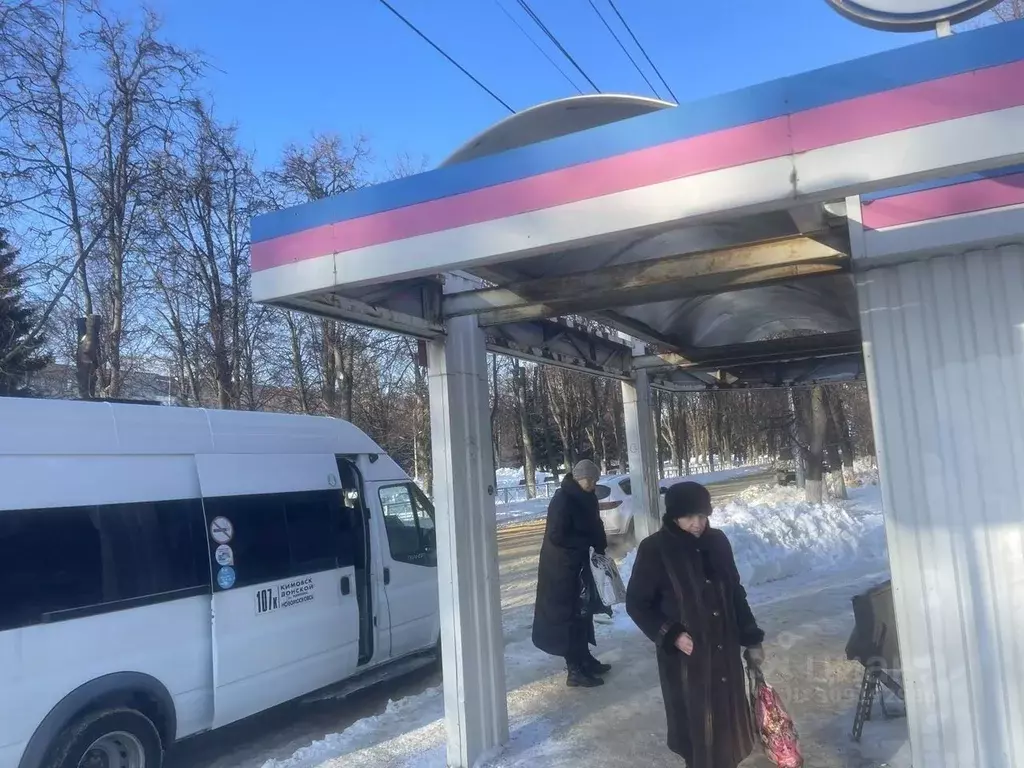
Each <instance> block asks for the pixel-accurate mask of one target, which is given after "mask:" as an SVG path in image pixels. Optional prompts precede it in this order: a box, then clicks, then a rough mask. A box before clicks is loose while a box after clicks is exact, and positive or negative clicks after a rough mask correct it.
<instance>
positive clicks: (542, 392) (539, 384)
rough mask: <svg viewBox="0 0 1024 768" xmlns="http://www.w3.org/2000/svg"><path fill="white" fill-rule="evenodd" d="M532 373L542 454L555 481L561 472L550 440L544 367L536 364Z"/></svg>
mask: <svg viewBox="0 0 1024 768" xmlns="http://www.w3.org/2000/svg"><path fill="white" fill-rule="evenodd" d="M533 371H534V373H533V376H534V385H535V386H534V393H535V395H536V396H537V400H538V401H539V402H540V408H541V416H542V418H541V424H542V434H543V435H544V456H545V458H546V459H547V463H548V471H549V472H550V473H551V477H552V479H553V480H554V481H555V482H556V483H557V482H558V481H559V480H561V477H560V475H561V473H560V472H559V471H558V462H557V461H555V447H554V444H553V442H552V440H551V421H552V416H551V403H550V399H549V398H548V393H547V391H546V389H545V388H544V386H543V380H544V379H545V378H546V375H545V372H544V369H543V368H542V367H541V366H539V365H538V366H536V367H535V368H534V369H533Z"/></svg>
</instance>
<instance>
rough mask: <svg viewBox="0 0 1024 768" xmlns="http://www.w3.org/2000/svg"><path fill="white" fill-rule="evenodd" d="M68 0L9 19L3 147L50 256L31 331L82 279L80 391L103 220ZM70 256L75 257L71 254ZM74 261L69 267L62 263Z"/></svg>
mask: <svg viewBox="0 0 1024 768" xmlns="http://www.w3.org/2000/svg"><path fill="white" fill-rule="evenodd" d="M68 12H69V8H68V4H67V3H66V2H60V1H59V0H50V1H49V2H32V3H22V4H20V5H18V6H17V7H15V8H12V9H9V11H8V13H7V15H6V16H5V19H4V25H3V34H4V38H3V39H2V40H0V49H3V50H4V51H5V55H4V58H3V63H4V66H5V72H4V73H3V75H2V77H3V80H4V83H5V88H4V91H3V96H4V99H5V103H4V105H3V107H2V108H0V109H2V111H3V114H4V116H5V117H6V119H7V122H8V127H7V130H8V132H9V136H10V140H9V141H8V142H7V147H6V148H5V150H4V156H5V160H6V163H7V165H8V168H9V169H10V170H9V171H8V174H7V175H8V177H9V178H15V179H17V180H19V195H18V196H19V197H20V200H21V203H20V206H19V207H20V208H22V209H23V210H24V212H25V214H26V216H27V217H29V218H31V219H32V222H33V223H32V225H31V227H32V229H33V230H34V231H35V232H36V234H37V235H38V237H39V239H40V240H41V241H45V242H46V244H47V247H48V250H49V251H50V252H51V256H50V259H49V260H48V263H49V265H50V270H51V273H52V274H53V276H54V277H55V278H56V281H57V287H56V289H55V290H54V292H53V295H52V298H51V299H50V302H49V304H48V305H47V307H46V308H45V310H44V311H43V313H42V315H41V317H40V319H39V322H38V324H37V328H36V329H35V330H34V331H33V333H32V334H30V335H29V336H28V339H32V338H34V337H35V336H36V335H38V334H39V333H40V332H42V330H43V327H44V326H45V324H46V322H47V321H48V320H49V318H50V316H51V315H52V313H53V310H54V308H55V307H56V305H57V303H58V302H59V301H60V300H61V299H62V298H63V297H64V294H65V291H66V290H67V288H68V286H69V285H70V284H71V282H72V280H76V281H77V287H78V293H79V299H80V301H81V309H82V314H83V315H84V320H85V325H86V327H85V329H84V330H85V331H86V333H85V334H84V335H83V338H82V343H80V345H79V371H80V375H79V395H80V396H81V397H91V396H93V395H94V394H95V389H96V371H97V365H98V358H97V354H98V350H97V349H96V343H95V341H96V334H95V331H96V327H95V324H96V322H97V318H96V317H95V314H94V306H93V295H92V286H91V284H90V281H89V266H88V260H89V256H90V255H91V254H92V252H93V250H94V249H95V248H96V245H97V243H98V242H99V240H100V238H101V237H102V231H103V229H104V228H105V227H106V225H107V222H106V221H100V222H98V226H96V225H95V224H96V223H94V225H93V226H92V227H90V222H89V221H88V219H87V215H86V204H87V198H88V195H89V192H90V189H94V188H95V178H94V176H93V174H92V168H90V164H89V162H88V159H89V157H90V147H89V146H88V140H87V132H85V131H83V130H82V126H83V124H85V123H86V121H87V117H86V114H85V109H86V103H87V101H86V99H85V98H84V96H83V93H82V90H83V89H82V84H81V83H80V82H79V81H78V80H76V78H75V74H74V71H73V66H72V57H73V56H74V54H75V53H76V46H75V41H74V40H73V39H72V32H71V30H70V25H69V18H68V15H69V14H68ZM69 256H70V258H69ZM67 263H70V265H71V266H70V268H68V269H64V268H62V267H61V266H60V265H61V264H67Z"/></svg>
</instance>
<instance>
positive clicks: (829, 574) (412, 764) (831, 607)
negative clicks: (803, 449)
mask: <svg viewBox="0 0 1024 768" xmlns="http://www.w3.org/2000/svg"><path fill="white" fill-rule="evenodd" d="M851 497H852V499H851V501H849V502H842V503H838V502H831V503H827V504H823V505H818V506H812V505H808V504H806V503H805V502H803V501H802V500H801V499H800V495H799V492H797V491H794V490H791V489H784V488H775V487H767V486H765V487H758V488H752V489H748V490H747V491H745V492H743V493H741V494H740V495H739V496H738V497H736V498H734V499H733V500H732V501H730V502H729V503H727V504H726V505H725V506H724V507H722V508H720V509H718V510H716V512H715V516H714V517H713V519H712V520H713V523H714V524H715V525H717V526H719V527H721V528H723V529H724V530H726V531H727V532H728V534H729V536H730V539H731V540H732V543H733V547H734V550H735V552H736V556H737V559H738V561H739V563H740V568H741V571H742V573H743V576H744V578H745V580H746V583H747V586H748V587H749V588H750V598H751V602H752V604H753V606H754V608H755V612H756V614H757V615H758V618H759V620H760V622H761V623H762V625H763V626H764V628H765V629H766V630H767V632H768V635H769V642H768V644H767V650H768V665H767V669H766V672H767V675H768V678H769V680H770V681H771V682H773V683H774V684H775V685H776V688H777V689H778V690H779V691H780V693H781V694H782V696H783V699H784V701H786V703H787V705H788V707H789V709H790V711H791V713H792V714H793V715H794V718H795V719H796V721H797V724H798V726H799V728H800V731H801V737H802V742H803V745H804V750H805V755H806V757H807V758H808V766H814V767H815V768H848V766H857V768H874V767H880V766H890V767H891V768H909V765H910V763H909V756H908V748H907V746H906V744H905V741H906V738H905V725H904V724H902V722H901V721H893V722H890V723H885V722H876V721H873V722H871V723H868V724H867V727H866V729H865V736H864V740H863V742H862V744H860V745H854V744H852V743H851V742H850V740H849V735H848V734H849V729H850V727H851V726H852V722H853V705H854V702H855V700H856V695H857V690H858V686H859V682H860V672H861V670H860V668H859V667H858V666H857V665H856V664H852V663H850V662H848V661H846V659H845V658H844V655H843V648H844V645H845V642H846V639H847V637H848V635H849V632H850V629H851V628H852V611H851V609H850V602H849V600H850V597H852V595H854V594H856V593H857V592H859V591H862V590H863V589H865V588H867V587H868V586H870V585H872V584H875V583H878V582H879V581H882V580H884V579H885V578H887V563H886V561H885V539H884V534H883V532H882V515H881V509H880V497H879V491H878V488H877V487H876V486H874V485H871V484H870V482H868V484H866V485H863V486H861V487H858V488H855V489H853V490H852V492H851ZM630 567H631V558H630V557H627V558H626V561H625V562H624V563H623V564H622V571H623V575H624V577H628V574H629V570H630ZM527 586H528V585H527ZM524 629H525V628H524V627H522V626H519V625H518V622H516V623H515V624H514V625H513V626H509V625H508V624H506V642H507V645H506V672H507V681H508V690H509V699H508V701H509V715H510V722H511V729H512V737H511V742H510V744H509V746H508V748H507V749H506V750H505V751H504V752H503V753H502V754H501V755H498V756H495V758H494V759H493V760H492V761H491V762H490V763H488V766H490V768H526V767H527V766H529V767H530V768H533V767H534V766H538V765H540V766H574V765H581V764H587V765H589V766H592V767H593V768H612V767H615V768H619V767H621V768H626V766H631V767H632V766H634V765H636V764H643V765H645V766H664V767H665V768H668V767H669V766H672V767H673V768H678V766H679V762H678V760H677V759H675V758H674V757H673V756H671V755H670V754H669V753H668V752H667V750H666V749H665V748H664V744H663V741H664V737H663V729H664V720H663V713H662V709H661V706H662V705H661V695H660V689H659V687H658V681H657V671H656V668H655V665H654V658H653V653H652V652H651V649H650V646H649V643H648V642H647V640H646V639H645V638H644V637H643V636H642V635H641V634H640V633H639V632H638V630H637V629H636V628H635V627H634V626H633V625H632V623H631V622H630V621H629V619H628V617H626V616H625V614H624V612H623V611H622V610H621V608H620V609H617V611H616V616H615V618H614V619H611V620H608V621H604V622H600V623H599V625H598V653H599V656H600V657H601V658H602V659H603V660H605V661H608V662H609V663H612V664H613V665H614V670H613V672H612V673H611V675H610V676H609V677H608V680H607V682H608V684H607V685H606V686H604V687H603V688H601V689H597V690H595V691H586V692H581V691H575V690H570V689H567V688H566V687H565V686H564V678H563V674H564V673H563V670H562V669H561V667H560V664H559V660H557V659H552V658H550V657H547V656H544V655H543V654H540V653H539V652H538V651H536V650H535V649H534V648H533V646H532V644H531V643H530V641H529V637H528V634H527V632H525V631H524ZM443 714H444V713H443V702H442V696H441V691H440V688H439V687H431V688H428V689H427V690H424V691H422V692H420V693H417V694H415V695H411V696H408V697H406V698H402V699H400V700H396V701H392V702H391V703H389V704H388V706H387V708H386V710H385V711H384V712H382V713H381V714H379V715H376V716H374V717H370V718H367V719H364V720H362V721H360V722H358V723H356V724H355V725H353V726H352V727H349V728H347V729H346V730H344V731H342V732H338V733H331V734H328V735H326V736H325V737H324V738H322V739H318V740H316V741H314V742H312V743H310V744H307V745H306V746H303V747H301V748H299V749H298V750H296V751H295V752H294V753H293V754H291V755H290V756H285V757H281V758H278V759H271V760H267V761H265V762H263V763H262V764H261V763H260V762H254V761H243V762H238V763H233V764H231V768H259V766H260V765H262V768H341V767H342V766H344V767H345V768H364V767H365V768H369V767H370V766H373V767H374V768H443V766H444V765H445V758H444V723H443ZM225 765H226V764H225ZM746 765H747V764H745V766H746ZM767 765H768V764H767V763H766V762H765V761H764V759H763V758H759V757H755V758H752V761H751V762H750V766H751V768H767Z"/></svg>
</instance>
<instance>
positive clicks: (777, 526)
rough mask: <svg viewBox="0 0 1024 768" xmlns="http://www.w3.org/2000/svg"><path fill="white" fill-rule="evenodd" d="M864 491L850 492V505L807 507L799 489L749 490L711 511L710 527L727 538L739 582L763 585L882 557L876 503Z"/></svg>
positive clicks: (883, 550) (882, 535)
mask: <svg viewBox="0 0 1024 768" xmlns="http://www.w3.org/2000/svg"><path fill="white" fill-rule="evenodd" d="M868 493H869V492H868V491H867V490H866V489H865V491H863V492H860V491H858V492H856V493H855V494H853V495H854V496H855V499H854V500H853V501H852V502H846V503H842V502H825V503H823V504H808V503H807V502H806V501H805V500H804V498H803V496H804V494H803V491H802V490H800V489H799V488H779V487H777V486H774V487H766V486H761V487H757V488H751V489H748V490H746V491H744V492H743V493H741V494H740V495H739V496H737V497H735V498H734V499H733V500H732V501H730V502H729V503H728V504H726V505H725V507H724V508H722V509H720V510H716V511H715V516H714V518H713V519H714V525H715V526H716V527H718V528H721V529H722V530H723V531H725V533H726V534H727V535H728V536H729V540H730V541H731V542H732V546H733V550H734V551H735V553H736V564H737V566H738V567H739V570H740V576H741V577H742V578H743V581H744V583H745V584H747V585H749V586H753V585H756V584H763V583H765V582H768V581H777V580H778V579H784V578H787V577H789V576H796V575H799V574H803V573H806V572H808V571H813V570H817V569H819V568H829V567H834V566H837V565H852V564H853V563H855V562H859V561H864V560H878V559H882V558H884V557H885V556H886V546H885V529H884V527H883V520H882V511H881V505H880V504H877V503H875V499H870V500H869V499H867V498H866V495H867V494H868ZM874 496H876V497H877V493H876V494H874Z"/></svg>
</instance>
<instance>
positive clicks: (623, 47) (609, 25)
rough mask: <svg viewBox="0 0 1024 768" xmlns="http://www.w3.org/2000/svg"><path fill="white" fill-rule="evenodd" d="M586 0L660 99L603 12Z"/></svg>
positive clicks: (591, 0)
mask: <svg viewBox="0 0 1024 768" xmlns="http://www.w3.org/2000/svg"><path fill="white" fill-rule="evenodd" d="M587 2H588V3H590V7H591V8H593V9H594V13H596V14H597V18H599V19H600V20H601V23H602V24H604V28H605V29H607V30H608V33H609V34H610V35H611V36H612V37H614V38H615V42H616V43H618V44H619V48H621V49H622V52H623V53H624V54H626V58H628V59H629V62H630V63H631V64H632V65H633V69H635V70H636V71H637V72H639V73H640V77H642V78H643V79H644V82H645V83H647V87H648V88H650V89H651V91H652V92H653V93H654V95H655V96H657V97H658V98H659V99H660V98H661V94H660V93H658V89H657V88H655V87H654V84H653V83H651V81H650V80H648V79H647V75H646V74H645V73H644V71H643V70H642V69H640V65H639V64H637V63H636V59H634V58H633V54H631V53H630V52H629V50H628V49H627V48H626V46H625V44H624V43H623V42H622V40H621V38H620V37H619V35H618V33H617V32H616V31H615V30H614V29H612V25H611V24H609V23H608V19H606V18H605V17H604V14H603V13H601V9H600V8H598V7H597V5H595V3H594V0H587Z"/></svg>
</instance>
